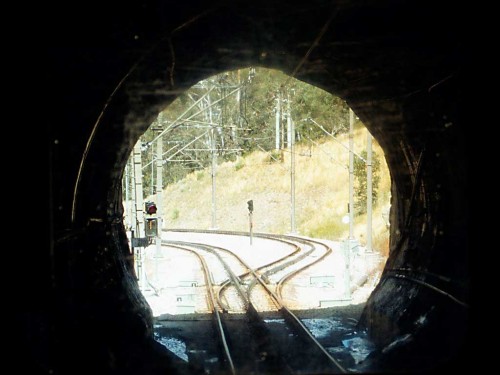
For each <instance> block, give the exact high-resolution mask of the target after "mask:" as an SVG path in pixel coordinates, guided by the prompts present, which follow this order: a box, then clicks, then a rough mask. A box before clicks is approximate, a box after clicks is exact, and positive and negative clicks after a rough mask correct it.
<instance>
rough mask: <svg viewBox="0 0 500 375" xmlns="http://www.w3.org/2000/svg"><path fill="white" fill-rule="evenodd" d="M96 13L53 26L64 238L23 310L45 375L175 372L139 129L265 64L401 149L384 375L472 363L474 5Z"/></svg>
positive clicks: (53, 161)
mask: <svg viewBox="0 0 500 375" xmlns="http://www.w3.org/2000/svg"><path fill="white" fill-rule="evenodd" d="M97 9H99V11H97ZM81 10H82V13H81V18H79V19H80V21H78V20H75V19H72V18H71V17H68V18H64V19H58V20H57V21H56V22H53V23H52V24H51V26H49V27H48V31H49V34H50V37H51V38H50V40H51V42H50V46H49V48H48V59H47V65H48V67H47V72H48V74H47V78H48V82H47V84H48V85H49V84H50V86H51V89H52V90H51V92H52V93H53V95H51V98H50V103H52V104H51V105H49V104H48V105H49V107H50V108H51V112H52V114H51V116H50V124H49V131H48V149H49V150H48V151H49V158H50V162H49V166H48V171H49V178H50V184H49V185H50V186H49V203H50V207H49V210H48V211H49V212H48V213H49V237H50V238H49V244H48V245H49V246H48V248H47V251H46V252H42V253H40V252H39V253H37V257H40V260H41V261H42V263H40V264H42V265H43V267H36V269H35V267H33V272H32V273H33V275H40V278H39V280H44V281H46V282H38V283H37V284H36V286H35V289H36V290H35V293H34V294H35V296H36V297H34V298H33V299H32V300H31V301H30V302H29V303H26V304H25V305H23V307H24V311H23V314H22V316H21V317H22V322H21V324H23V326H24V330H23V331H22V332H23V333H22V335H21V343H22V345H23V346H26V348H27V349H26V350H27V352H28V353H29V356H30V359H31V361H30V362H29V363H30V364H31V365H32V366H34V367H36V368H39V369H42V370H45V371H46V372H47V373H79V372H89V371H90V372H96V373H121V374H124V373H127V374H128V373H130V374H132V373H141V374H147V373H151V374H153V373H160V372H161V371H165V370H170V371H171V372H172V373H175V372H176V370H175V361H176V360H175V358H172V357H171V356H170V355H169V354H168V353H167V352H165V351H164V350H162V348H161V347H160V346H159V345H158V344H157V343H155V341H154V340H153V338H152V316H151V310H150V309H149V307H148V305H147V304H146V302H145V300H144V298H143V296H142V295H141V293H140V291H139V289H138V287H137V282H136V280H135V278H134V276H133V272H132V269H131V267H130V264H129V262H128V260H127V254H128V244H127V239H126V236H125V230H124V226H123V222H122V218H123V207H122V196H121V194H122V193H121V178H122V175H123V170H124V166H125V163H126V161H127V158H128V156H129V155H130V153H131V151H132V147H133V145H134V144H135V142H136V141H137V140H138V138H139V136H140V135H141V134H142V133H143V132H144V131H145V130H146V128H147V126H149V124H150V123H151V122H152V121H153V119H154V118H155V117H156V115H157V114H158V112H159V111H160V110H161V109H163V108H165V107H166V106H168V104H169V103H171V102H172V101H173V100H175V98H176V97H177V96H178V94H179V93H182V92H183V91H185V90H186V89H188V88H189V87H191V86H192V85H194V84H195V83H196V82H198V81H200V80H201V79H204V78H206V77H209V76H212V75H214V74H217V73H220V72H223V71H227V70H232V69H237V68H244V67H248V66H262V67H266V68H273V69H278V70H281V71H283V72H285V73H286V74H288V75H291V76H293V77H294V78H297V79H300V80H302V81H305V82H307V83H310V84H313V85H315V86H318V87H320V88H322V89H324V90H326V91H328V92H330V93H332V94H335V95H338V96H339V97H341V98H342V99H344V100H345V101H346V102H347V103H348V105H349V106H350V107H351V108H352V109H353V110H354V112H355V113H356V115H357V116H359V118H360V119H361V120H362V121H363V123H364V124H365V125H366V127H367V128H368V129H369V131H370V133H371V134H372V135H373V136H374V137H375V138H376V139H377V140H378V142H379V144H380V145H381V147H382V148H383V150H384V152H385V156H386V160H387V164H388V166H389V169H390V172H391V179H392V201H391V212H390V222H391V240H390V254H389V259H388V261H387V264H386V267H385V270H384V273H383V275H382V278H381V281H380V283H379V284H378V286H377V287H376V289H375V290H374V292H373V294H372V295H371V297H370V298H369V300H368V302H367V304H366V307H365V309H364V312H363V315H362V319H361V321H360V326H361V327H364V328H366V329H367V331H368V333H369V335H370V337H371V338H372V339H373V340H374V342H375V343H376V344H377V347H378V350H377V351H376V352H375V353H374V355H373V356H371V357H370V360H369V365H370V367H369V368H370V369H371V370H376V371H397V372H405V371H413V372H414V371H428V370H432V369H441V368H443V367H450V366H456V362H457V359H458V358H459V357H460V355H461V353H463V351H464V348H465V346H466V343H467V336H468V333H469V332H468V330H469V325H468V321H469V318H468V315H469V314H468V309H469V303H468V300H469V284H470V272H469V271H470V270H469V254H468V250H469V249H468V239H467V219H468V207H467V199H466V198H465V192H466V182H467V180H466V179H467V166H468V161H467V153H466V152H464V150H465V148H466V137H465V124H464V123H463V121H464V119H463V117H464V116H463V113H462V111H463V107H464V105H463V101H464V100H463V99H464V98H463V92H462V83H463V81H464V80H465V72H464V70H463V69H464V68H463V64H464V62H463V59H464V58H463V50H462V48H463V44H462V43H463V34H462V31H461V26H460V22H461V17H460V15H461V12H460V9H459V8H458V5H456V4H451V3H449V2H440V3H439V4H436V3H433V2H421V1H407V2H398V1H389V0H387V1H386V0H384V1H334V2H326V1H321V0H315V1H312V2H311V1H309V2H307V3H304V2H299V1H297V2H284V1H276V2H272V3H271V4H269V3H266V2H261V1H254V2H252V3H247V2H214V3H211V4H206V3H205V2H202V1H188V2H184V3H183V4H177V5H175V6H172V5H171V4H164V3H161V2H155V1H139V2H137V3H135V4H134V5H124V4H123V5H120V6H119V7H109V8H106V7H104V8H103V7H99V8H97V7H93V6H92V5H91V4H90V3H86V4H85V6H82V8H81ZM89 21H92V22H91V23H92V27H89V24H88V22H89ZM61 30H65V37H67V36H70V38H71V40H72V43H71V44H70V45H68V44H67V43H65V42H64V38H63V37H62V36H61V35H60V33H61V32H62V31H61ZM53 103H57V105H54V104H53ZM37 259H38V258H37ZM75 338H77V339H75ZM89 343H91V344H89Z"/></svg>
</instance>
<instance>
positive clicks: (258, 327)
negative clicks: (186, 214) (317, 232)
mask: <svg viewBox="0 0 500 375" xmlns="http://www.w3.org/2000/svg"><path fill="white" fill-rule="evenodd" d="M186 232H187V231H186ZM206 232H207V233H217V234H226V235H233V236H239V235H242V233H238V232H214V231H206ZM243 235H245V234H243ZM255 236H256V237H262V238H267V239H270V240H274V241H282V242H283V243H286V244H287V245H288V246H289V247H290V248H291V249H292V250H291V251H290V252H289V253H288V254H286V255H285V256H282V257H280V258H279V259H275V260H273V261H271V262H269V263H267V264H265V265H262V266H260V267H257V268H255V269H252V267H250V265H248V264H247V263H246V262H245V261H244V260H243V259H241V258H240V257H239V256H238V255H237V254H235V253H234V252H232V251H231V250H229V249H225V248H222V247H218V246H213V245H208V244H203V243H193V242H186V241H162V243H163V244H164V245H165V246H170V247H176V248H179V249H184V250H187V251H190V252H192V253H194V254H196V256H197V257H199V259H200V262H202V263H203V269H204V277H205V280H206V283H205V284H206V286H207V296H208V297H207V298H208V299H209V301H207V303H208V304H209V306H210V309H211V311H212V314H214V319H213V320H214V330H215V331H216V332H217V336H218V337H219V340H220V342H221V344H220V347H221V348H223V350H224V354H223V355H221V359H222V363H224V364H225V367H226V370H227V371H230V372H231V373H238V372H239V373H249V372H252V373H290V374H292V373H343V372H346V370H345V369H344V368H343V366H342V365H340V364H339V362H338V361H337V360H336V359H335V358H334V357H333V356H332V355H331V354H330V353H329V352H328V351H327V350H326V349H325V348H324V347H323V346H322V345H321V344H320V343H319V342H318V341H317V340H316V338H315V337H314V336H313V335H312V334H311V332H310V331H309V330H308V329H307V327H306V326H305V325H304V324H303V323H302V321H301V320H300V319H299V318H298V317H297V316H296V315H295V314H294V313H293V312H292V311H291V310H289V309H288V308H287V307H286V306H285V305H284V303H283V300H282V297H281V293H282V292H281V290H282V288H283V285H285V284H286V282H287V281H288V280H290V279H291V278H293V277H294V276H295V275H297V274H298V273H300V271H301V270H303V269H306V268H308V267H311V266H312V265H314V264H316V263H318V262H320V261H321V260H322V259H324V258H325V257H326V256H327V255H328V254H329V253H331V251H332V250H331V249H330V248H329V247H328V246H326V245H324V244H322V243H320V242H317V241H313V240H306V239H304V238H300V237H292V236H275V235H268V234H255ZM299 244H300V245H299ZM318 252H320V253H321V254H319V255H315V257H314V258H311V254H313V253H318ZM207 257H209V258H211V259H212V261H211V263H210V265H208V264H207V261H206V258H207ZM214 260H217V262H219V263H220V264H222V266H223V267H224V269H225V272H226V274H227V279H226V280H225V281H223V282H222V283H219V284H218V285H216V284H214V283H213V280H212V279H211V274H210V269H209V268H210V267H213V266H214ZM287 268H289V269H290V268H291V270H290V271H286V270H287ZM233 270H237V272H238V274H236V273H235V272H234V271H233ZM242 271H243V272H242ZM271 278H273V281H272V282H271V281H270V279H271ZM269 283H273V284H275V285H276V288H275V289H274V290H273V288H272V287H271V286H270V285H268V284H269ZM230 290H232V292H231V293H230V298H227V295H228V292H229V291H230ZM224 293H225V295H226V297H225V298H224V297H223V296H222V295H223V294H224ZM235 297H237V298H235ZM228 300H231V301H232V302H231V306H229V304H228ZM235 300H239V302H235ZM256 301H258V302H256ZM262 301H265V303H262ZM271 309H272V310H273V311H275V312H276V314H277V315H279V316H280V317H281V320H282V321H283V322H284V323H285V324H284V325H282V328H280V329H281V330H282V331H283V332H282V333H281V334H280V336H281V339H280V340H277V339H276V337H274V335H275V334H276V325H275V326H274V328H273V332H274V333H273V334H271V331H270V329H269V324H270V320H268V319H264V317H263V316H261V311H262V310H266V311H270V310H271ZM229 311H232V312H239V313H244V314H245V319H244V321H245V324H246V330H245V331H246V332H245V333H244V334H242V333H241V331H240V332H239V335H240V336H241V335H243V336H245V337H249V338H250V340H249V342H247V343H246V344H248V345H246V347H241V340H239V338H240V337H239V338H237V339H235V338H234V337H233V338H231V332H227V331H226V330H224V327H225V326H227V321H226V322H225V319H226V318H227V317H228V316H229ZM274 321H275V320H274ZM283 338H285V342H283ZM238 343H240V344H238ZM238 345H240V347H238ZM244 346H245V345H244ZM226 348H227V350H226ZM235 353H236V354H235ZM242 353H243V355H242ZM249 353H252V355H249ZM233 357H236V358H237V360H235V359H233Z"/></svg>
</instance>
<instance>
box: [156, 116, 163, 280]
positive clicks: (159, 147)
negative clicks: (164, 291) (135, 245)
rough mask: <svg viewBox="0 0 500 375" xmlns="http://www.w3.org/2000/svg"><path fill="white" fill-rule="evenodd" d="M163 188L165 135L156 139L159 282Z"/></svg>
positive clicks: (159, 123)
mask: <svg viewBox="0 0 500 375" xmlns="http://www.w3.org/2000/svg"><path fill="white" fill-rule="evenodd" d="M155 130H157V131H159V132H161V131H162V130H163V128H162V114H161V113H160V114H159V116H158V127H157V128H156V129H155ZM162 190H163V137H159V138H158V140H157V141H156V207H157V209H158V211H157V228H158V235H157V236H156V251H155V275H154V278H155V282H156V283H158V281H159V280H158V258H160V257H161V229H162V227H163V225H162V215H163V200H162Z"/></svg>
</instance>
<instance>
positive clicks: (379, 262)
mask: <svg viewBox="0 0 500 375" xmlns="http://www.w3.org/2000/svg"><path fill="white" fill-rule="evenodd" d="M252 82H253V83H252ZM284 83H286V84H288V86H289V88H288V89H284V88H283V84H284ZM210 94H211V95H210ZM293 102H296V103H297V104H294V105H288V103H293ZM247 107H248V111H247ZM292 119H293V122H294V124H296V126H295V125H294V130H292V128H291V126H292V123H291V121H292ZM351 120H352V124H351ZM318 121H319V122H318ZM235 124H240V125H239V126H238V125H235ZM350 124H351V125H352V135H353V146H352V151H353V160H352V162H353V168H352V173H353V179H352V182H351V183H352V184H353V191H352V194H353V197H352V199H353V203H352V205H353V207H354V208H353V211H354V212H353V216H352V218H353V219H354V224H353V225H352V227H351V225H350V224H349V219H350V217H349V212H348V211H349V184H350V182H349V178H348V176H349V162H350V159H349V150H350V146H348V144H349V139H350V135H349V134H350V131H349V125H350ZM211 130H212V133H210V131H211ZM292 132H293V133H294V134H295V136H293V138H294V141H293V142H294V146H293V147H291V137H292V135H291V133H292ZM371 138H372V137H371V135H370V134H369V133H368V132H367V130H366V128H365V127H364V126H363V124H362V123H361V122H360V121H359V119H357V118H356V117H355V116H354V115H353V116H352V117H351V116H350V113H349V109H348V107H347V106H346V104H345V103H344V102H342V101H341V100H340V99H339V98H337V97H334V96H332V95H330V94H328V93H326V92H325V91H323V90H320V89H318V88H315V87H313V86H310V85H308V84H305V83H302V82H300V81H297V80H293V79H290V77H289V76H287V75H284V74H283V73H281V72H278V71H273V70H268V69H263V68H247V69H241V70H235V71H232V72H231V71H230V72H224V73H222V74H220V75H217V76H212V77H209V78H207V79H206V80H203V81H200V82H198V83H197V84H196V85H195V86H193V87H192V88H190V89H189V90H188V91H186V92H185V93H184V94H183V96H181V97H180V98H178V99H176V100H175V101H174V102H173V103H172V104H171V106H170V107H168V108H167V109H165V110H164V111H162V112H160V114H159V115H158V117H157V118H156V119H155V120H154V122H153V123H152V124H151V125H150V127H149V128H148V130H147V131H146V132H145V134H144V135H143V138H142V141H141V142H140V143H141V145H140V146H141V155H142V159H141V163H142V164H141V168H140V170H141V171H142V172H141V174H142V175H143V176H144V177H143V179H142V180H141V184H143V187H142V188H141V190H142V191H143V196H142V197H140V198H139V199H140V201H141V202H142V201H143V200H144V201H145V202H153V201H154V204H155V206H156V207H158V208H159V211H158V212H159V214H158V215H154V217H153V216H151V215H147V214H145V215H144V217H145V218H146V219H145V221H144V225H146V224H147V222H148V220H154V221H155V222H156V221H157V220H158V224H155V225H156V226H157V227H158V228H160V229H159V230H161V229H162V228H164V229H167V228H168V229H169V230H171V231H175V229H176V228H177V229H179V228H180V229H182V230H185V229H187V228H190V229H194V230H206V229H211V230H213V231H216V230H222V231H228V230H232V231H238V232H241V231H245V230H248V218H247V212H246V206H245V202H246V201H247V199H250V198H253V199H252V203H254V204H255V206H256V207H257V208H258V209H257V210H256V212H255V213H253V212H252V222H251V225H252V230H254V231H257V232H261V233H262V232H263V233H269V234H271V233H274V234H279V235H284V234H286V233H291V234H295V235H301V236H308V237H313V238H317V239H319V238H322V239H324V240H329V241H337V242H338V246H337V245H336V249H335V251H336V252H342V251H343V250H342V247H341V246H340V243H341V241H344V240H345V239H347V238H350V240H351V247H352V252H353V255H352V256H351V257H350V260H349V262H350V264H351V268H350V270H351V272H354V273H353V274H352V275H350V276H349V281H348V284H349V286H348V287H347V288H348V289H349V291H348V292H345V291H344V292H343V290H344V289H345V288H346V286H345V282H344V281H342V280H343V278H344V277H345V275H344V274H343V273H342V272H340V271H339V270H337V271H335V272H336V276H335V277H334V276H333V271H331V270H330V271H328V270H322V271H321V272H323V273H325V272H326V273H327V274H328V275H330V274H331V275H330V276H325V275H324V274H321V275H313V276H310V277H311V280H312V279H313V278H314V279H322V278H323V279H325V280H326V279H327V278H329V279H332V280H333V279H335V283H333V282H331V283H330V284H332V285H329V286H330V287H331V289H330V291H329V294H327V293H325V291H324V290H320V292H321V293H319V292H318V291H316V292H317V293H318V295H321V296H322V297H319V296H318V297H315V296H314V293H313V290H312V289H311V290H310V291H309V292H308V291H307V290H306V289H307V288H305V287H303V286H300V287H299V290H301V294H300V295H296V296H295V298H294V302H293V303H294V306H295V309H302V310H304V309H308V308H310V309H315V308H318V307H319V308H321V307H325V306H330V307H331V306H333V305H335V304H337V305H345V304H346V303H348V302H346V301H351V302H350V303H351V304H354V303H355V304H358V303H360V302H365V301H366V298H367V297H368V294H367V293H369V292H368V289H369V287H368V286H369V285H372V287H373V286H374V285H375V284H376V282H377V280H378V277H379V276H380V272H381V271H382V268H383V264H384V263H385V260H386V258H387V254H388V242H389V236H388V233H389V232H388V228H389V222H388V212H389V207H390V177H389V173H388V170H387V166H386V165H385V161H384V155H383V152H382V150H381V149H380V148H379V146H378V144H376V143H375V145H374V146H373V147H370V155H371V156H370V158H369V160H367V159H366V158H367V152H366V144H367V143H368V140H369V142H370V144H371V143H372V140H371ZM163 139H165V141H163ZM160 141H161V142H162V144H161V145H159V142H160ZM137 147H139V144H136V146H135V148H137ZM372 148H373V149H374V151H373V152H372V151H371V150H372ZM163 150H165V151H163ZM158 152H160V153H161V156H160V155H159V154H158ZM292 153H294V156H295V158H296V159H298V160H297V161H296V160H295V159H292V157H291V154H292ZM134 155H136V150H135V149H134ZM301 159H302V160H301ZM158 160H161V162H160V163H158ZM325 160H326V161H325ZM372 160H373V161H372ZM291 161H292V162H293V166H292V165H291ZM134 163H137V160H136V159H135V156H133V155H131V156H130V158H129V161H128V164H127V168H128V169H127V172H125V175H124V177H123V184H124V188H123V191H124V193H123V197H124V207H125V210H124V213H125V219H124V221H125V226H126V228H127V229H128V231H130V230H131V229H132V228H134V235H135V236H136V237H137V236H140V235H139V234H138V233H140V230H139V221H138V220H137V219H134V217H136V215H137V214H136V212H135V210H136V208H137V207H138V206H139V209H140V206H141V205H142V203H137V202H135V205H134V202H133V201H134V198H133V196H134V192H133V190H134V184H135V182H134V179H135V178H136V177H134V174H135V173H136V171H137V170H134V168H133V165H134ZM214 163H215V164H214ZM165 164H167V165H165ZM368 164H369V165H370V167H372V166H373V168H372V169H371V170H373V171H374V172H371V173H370V177H369V179H370V184H371V183H372V182H374V183H373V184H372V186H371V187H370V192H369V193H368V192H367V171H368V167H367V165H368ZM158 166H160V169H158V168H157V167H158ZM169 168H170V169H169ZM183 168H184V169H183ZM243 168H244V170H242V171H240V170H241V169H243ZM239 171H240V172H239ZM158 174H161V177H162V178H160V179H158ZM216 176H217V177H216ZM292 176H293V177H292ZM380 176H382V181H379V180H380ZM205 177H206V178H205ZM291 178H292V179H293V188H292V187H291ZM238 179H240V180H242V181H244V183H243V185H242V183H239V182H238ZM210 180H211V181H210ZM164 181H165V182H164ZM278 181H281V182H280V183H277V182H278ZM379 182H381V187H380V188H379ZM157 184H161V185H162V187H161V189H158V186H157ZM210 184H211V189H212V193H211V194H210ZM167 185H170V186H169V188H168V189H167V190H165V188H166V187H167ZM219 186H220V187H219ZM295 186H297V188H296V189H295ZM188 190H189V193H188V192H187V191H188ZM135 194H137V193H135ZM368 194H371V198H370V202H372V203H373V204H370V205H369V206H368V205H367V201H368V199H367V195H368ZM377 197H378V199H377ZM142 198H143V199H142ZM295 201H297V203H298V204H297V209H296V206H295ZM238 202H239V203H238ZM146 204H147V203H146ZM252 205H253V204H252ZM184 206H185V207H184ZM367 207H369V208H367ZM372 207H373V208H372ZM252 208H253V207H252ZM141 211H143V210H141ZM252 211H253V209H252ZM367 211H369V212H367ZM372 214H373V215H372ZM291 215H292V217H291V218H290V216H291ZM368 220H369V221H368ZM159 223H161V224H159ZM368 223H370V225H368ZM373 228H375V229H373ZM351 230H352V234H351ZM128 233H129V237H130V232H128ZM193 235H195V234H193ZM368 236H370V241H369V242H368V239H367V238H368ZM221 241H222V240H221ZM154 242H155V240H154V239H153V238H152V239H151V240H150V246H149V247H148V248H147V249H144V250H143V251H144V253H148V254H149V257H151V259H149V263H148V271H149V272H145V274H144V275H143V276H142V277H143V280H142V281H140V284H141V285H142V287H143V288H145V289H149V290H151V288H152V289H153V290H154V291H155V292H154V293H153V294H154V295H155V298H156V297H159V296H158V292H157V291H158V290H159V289H160V288H159V286H158V285H159V284H157V285H155V286H154V287H153V286H151V285H149V284H153V282H150V281H148V280H151V279H152V278H154V279H155V280H156V281H158V277H157V276H156V273H157V272H158V270H157V268H158V266H157V265H156V262H159V261H158V260H156V261H155V260H154V258H155V256H156V255H155V254H156V250H155V246H156V245H154ZM151 243H152V244H153V245H151ZM244 243H245V244H246V241H245V242H244ZM137 257H138V259H142V256H140V255H137ZM342 259H343V257H342V255H338V254H337V258H336V260H335V262H336V263H339V262H342ZM143 261H144V260H143ZM344 262H345V260H344ZM153 263H154V264H155V266H154V267H153V266H152V264H153ZM160 263H165V262H164V261H161V262H160ZM141 267H142V266H141V265H138V264H137V261H136V268H135V270H136V275H140V274H141V272H142V271H141V270H140V268H141ZM162 267H165V265H163V266H162ZM179 267H180V265H179ZM330 267H331V265H330ZM145 268H146V267H145ZM153 268H154V270H155V271H154V275H153ZM168 268H169V267H168ZM169 269H171V270H172V272H173V273H175V272H174V271H173V269H172V268H169ZM316 272H319V270H318V271H316ZM183 274H186V272H184V271H182V272H180V275H179V274H175V275H174V274H172V275H170V276H171V279H173V280H177V281H178V283H180V284H182V287H181V289H182V288H185V286H186V285H185V284H186V283H187V281H182V275H183ZM140 277H141V276H139V278H140ZM168 277H169V275H164V278H165V280H164V281H165V282H167V279H168ZM179 277H180V279H179ZM193 277H195V276H192V278H193ZM158 283H159V281H158ZM197 283H199V284H201V281H198V282H197ZM167 284H168V288H169V289H168V290H167V291H168V293H170V294H171V297H172V298H171V301H167V299H166V297H163V303H165V304H167V305H168V309H167V308H165V307H164V308H163V310H164V311H166V310H168V311H170V312H171V313H172V312H175V306H174V305H175V304H174V303H173V302H175V301H174V296H175V293H177V292H178V291H177V290H175V288H174V287H173V285H171V284H172V281H169V282H168V283H167ZM167 284H165V285H167ZM174 284H175V283H174ZM180 284H179V285H180ZM316 284H317V282H315V284H314V285H316ZM333 284H335V285H333ZM311 285H312V282H311ZM362 285H364V289H363V288H360V287H361V286H362ZM294 288H295V289H296V287H294ZM354 291H356V297H355V298H354V299H352V297H351V295H352V293H353V292H354ZM168 293H167V294H168ZM346 293H347V294H346ZM361 294H362V295H363V297H361ZM346 295H347V296H348V297H346ZM360 298H361V299H360ZM301 299H304V303H301ZM305 300H308V301H309V302H307V303H305ZM354 301H356V302H354ZM176 302H178V303H177V304H178V305H179V306H181V307H182V308H181V310H182V311H186V308H185V306H184V305H185V303H184V301H183V300H182V299H181V301H176ZM158 303H159V302H154V304H155V305H156V306H158ZM290 303H292V302H290ZM159 309H161V308H160V307H159V306H158V307H157V308H156V312H155V314H156V316H158V314H159V312H158V311H159ZM192 309H193V313H194V312H195V311H194V310H199V309H200V306H198V308H197V309H195V308H194V305H193V306H192ZM174 314H175V313H174Z"/></svg>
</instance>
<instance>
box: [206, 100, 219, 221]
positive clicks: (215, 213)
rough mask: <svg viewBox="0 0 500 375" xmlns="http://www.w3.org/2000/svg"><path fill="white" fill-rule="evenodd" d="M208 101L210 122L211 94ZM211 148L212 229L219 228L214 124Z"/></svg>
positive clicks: (211, 129) (210, 119)
mask: <svg viewBox="0 0 500 375" xmlns="http://www.w3.org/2000/svg"><path fill="white" fill-rule="evenodd" d="M207 101H208V106H207V108H208V116H209V117H208V119H209V122H210V123H213V122H212V105H211V101H210V96H208V97H207ZM210 140H211V142H210V143H211V144H210V148H211V150H212V229H216V228H217V211H216V210H217V205H216V169H217V154H216V152H215V151H216V149H215V148H216V143H215V126H214V125H212V127H211V128H210Z"/></svg>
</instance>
